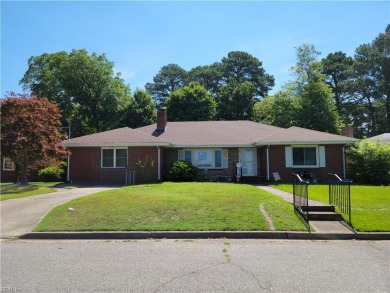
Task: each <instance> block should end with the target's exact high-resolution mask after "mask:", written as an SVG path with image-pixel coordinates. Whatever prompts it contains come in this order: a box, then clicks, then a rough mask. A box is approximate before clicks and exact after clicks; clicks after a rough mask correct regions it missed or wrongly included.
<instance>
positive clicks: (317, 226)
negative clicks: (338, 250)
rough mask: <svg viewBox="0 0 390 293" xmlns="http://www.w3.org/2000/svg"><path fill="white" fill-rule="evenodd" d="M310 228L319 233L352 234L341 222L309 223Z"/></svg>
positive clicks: (349, 228) (350, 229)
mask: <svg viewBox="0 0 390 293" xmlns="http://www.w3.org/2000/svg"><path fill="white" fill-rule="evenodd" d="M310 226H312V227H313V228H314V230H315V232H319V233H341V234H354V231H353V229H352V228H351V227H349V226H348V225H347V224H345V223H344V222H342V221H310Z"/></svg>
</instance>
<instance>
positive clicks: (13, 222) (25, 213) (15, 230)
mask: <svg viewBox="0 0 390 293" xmlns="http://www.w3.org/2000/svg"><path fill="white" fill-rule="evenodd" d="M109 189H112V188H111V187H83V188H73V189H65V188H57V192H53V193H48V194H41V195H34V196H28V197H22V198H16V199H10V200H4V201H2V202H1V204H0V208H1V236H2V237H13V236H19V235H22V234H25V233H28V232H31V230H32V229H33V228H34V227H35V226H36V225H37V224H38V223H39V222H40V221H41V220H42V219H43V217H44V216H45V215H46V214H47V213H48V212H49V211H50V210H51V209H53V208H54V207H56V206H58V205H60V204H63V203H65V202H67V201H70V200H72V199H76V198H79V197H82V196H86V195H90V194H93V193H97V192H101V191H105V190H109Z"/></svg>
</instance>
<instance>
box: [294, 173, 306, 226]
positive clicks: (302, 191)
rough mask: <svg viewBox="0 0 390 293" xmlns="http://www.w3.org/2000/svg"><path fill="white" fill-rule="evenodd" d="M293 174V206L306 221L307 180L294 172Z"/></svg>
mask: <svg viewBox="0 0 390 293" xmlns="http://www.w3.org/2000/svg"><path fill="white" fill-rule="evenodd" d="M292 176H293V200H294V208H295V209H296V210H298V211H299V212H300V213H301V214H302V215H303V216H304V217H305V218H306V220H307V221H308V220H309V191H308V187H309V182H308V181H304V180H302V178H301V177H300V176H299V175H298V174H295V173H292Z"/></svg>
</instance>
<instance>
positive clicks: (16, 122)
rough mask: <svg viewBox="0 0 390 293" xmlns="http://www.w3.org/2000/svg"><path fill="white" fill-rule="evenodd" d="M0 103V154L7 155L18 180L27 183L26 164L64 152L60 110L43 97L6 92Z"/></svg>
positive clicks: (61, 154) (27, 165)
mask: <svg viewBox="0 0 390 293" xmlns="http://www.w3.org/2000/svg"><path fill="white" fill-rule="evenodd" d="M0 105H1V154H2V156H5V157H8V158H10V159H11V160H12V161H13V162H14V164H15V166H16V171H17V173H18V175H19V180H20V184H23V185H26V184H27V183H28V178H27V171H28V168H29V166H31V165H33V164H35V163H37V162H38V161H41V160H43V159H47V158H51V157H55V156H64V155H66V152H65V150H64V149H63V147H62V146H61V145H60V142H61V140H63V139H64V135H63V133H62V132H61V120H60V119H61V115H60V110H59V108H58V107H57V106H56V104H55V103H53V102H50V101H49V100H48V99H46V98H39V97H36V96H33V97H30V96H29V95H27V94H14V93H11V94H9V95H8V96H7V97H6V98H5V99H4V100H1V101H0Z"/></svg>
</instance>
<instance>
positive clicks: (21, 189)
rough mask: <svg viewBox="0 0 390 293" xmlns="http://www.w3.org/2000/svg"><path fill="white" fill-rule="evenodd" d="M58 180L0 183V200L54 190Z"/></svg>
mask: <svg viewBox="0 0 390 293" xmlns="http://www.w3.org/2000/svg"><path fill="white" fill-rule="evenodd" d="M58 183H59V182H31V183H30V184H29V185H27V186H21V185H19V184H13V183H2V184H1V185H0V193H1V194H0V200H7V199H14V198H21V197H26V196H32V195H38V194H45V193H51V192H55V189H54V188H53V187H54V186H55V185H56V184H58Z"/></svg>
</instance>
